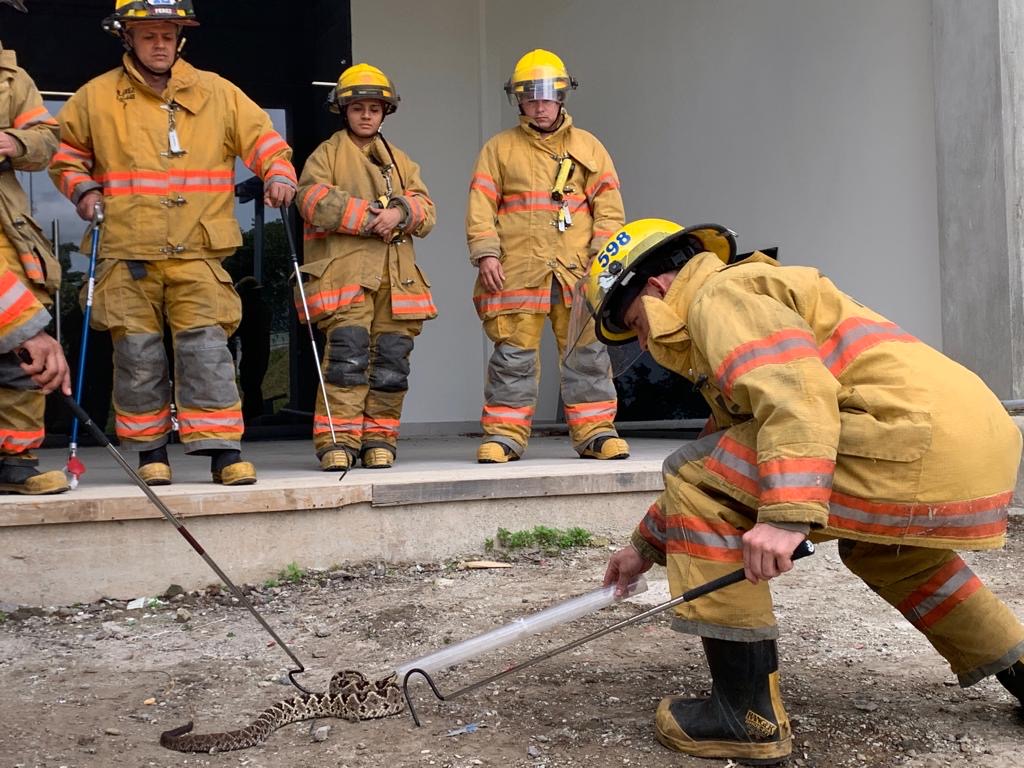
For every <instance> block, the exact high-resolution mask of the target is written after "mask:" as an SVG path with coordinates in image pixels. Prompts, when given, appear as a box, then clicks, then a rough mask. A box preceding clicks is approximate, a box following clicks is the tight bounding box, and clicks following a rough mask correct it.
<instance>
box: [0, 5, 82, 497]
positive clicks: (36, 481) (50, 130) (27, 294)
mask: <svg viewBox="0 0 1024 768" xmlns="http://www.w3.org/2000/svg"><path fill="white" fill-rule="evenodd" d="M0 5H9V6H11V7H13V8H15V9H17V10H19V11H22V12H24V11H25V10H26V8H25V5H24V3H23V2H21V0H0ZM57 133H58V132H57V121H56V120H54V119H53V117H52V116H51V115H50V113H49V112H47V110H46V107H45V106H43V99H42V97H41V96H40V95H39V91H38V90H36V86H35V83H33V82H32V78H31V77H29V75H28V73H27V72H25V70H23V69H22V68H21V67H19V66H18V59H17V56H16V55H15V52H14V51H12V50H6V49H4V48H3V47H2V46H0V269H2V271H0V493H24V494H46V493H62V492H64V491H66V490H67V489H68V482H67V478H66V477H65V476H64V473H63V472H60V471H59V470H52V471H50V472H40V471H39V470H38V468H37V467H38V465H39V460H38V459H37V458H36V456H35V455H34V454H33V453H32V450H33V449H34V448H38V447H39V446H40V445H42V443H43V437H44V427H43V413H44V410H45V406H46V397H45V394H44V390H41V389H40V385H41V384H42V385H44V389H45V391H50V390H52V389H53V388H54V386H55V384H57V383H58V382H60V383H63V381H64V380H65V379H66V377H67V363H66V361H65V360H64V352H63V351H62V350H61V348H60V345H59V344H57V342H56V340H54V339H53V338H51V337H50V336H48V335H47V334H46V333H45V332H44V331H43V329H44V328H45V327H46V325H47V324H48V323H49V322H50V314H49V312H47V310H46V307H48V306H50V303H51V299H50V297H51V295H52V294H53V293H54V292H55V291H56V290H57V289H58V288H59V287H60V264H59V263H58V262H57V260H56V259H55V258H54V257H53V253H52V251H51V248H50V244H49V242H47V240H46V238H45V237H44V236H43V234H42V232H40V230H39V227H38V226H37V225H36V223H35V222H34V221H33V220H32V217H31V216H30V215H29V211H30V204H29V201H28V198H27V197H26V195H25V191H24V190H23V189H22V188H21V185H20V184H19V183H18V178H17V176H16V175H15V171H42V170H44V169H45V168H46V165H47V163H49V162H50V157H51V156H52V155H53V153H54V152H55V151H56V150H57ZM19 352H20V353H21V355H20V356H19V354H18V353H19ZM25 358H28V359H29V360H31V361H32V363H31V364H29V363H27V362H26V361H25ZM61 370H63V375H61ZM51 374H52V376H51ZM33 376H35V378H33ZM67 391H68V392H69V390H67Z"/></svg>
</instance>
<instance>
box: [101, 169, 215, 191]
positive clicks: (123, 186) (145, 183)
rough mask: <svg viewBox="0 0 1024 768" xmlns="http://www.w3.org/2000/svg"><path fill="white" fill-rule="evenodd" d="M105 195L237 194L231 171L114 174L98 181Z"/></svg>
mask: <svg viewBox="0 0 1024 768" xmlns="http://www.w3.org/2000/svg"><path fill="white" fill-rule="evenodd" d="M96 181H98V182H100V183H101V184H102V185H103V191H104V194H106V195H110V196H111V197H118V196H122V195H168V194H170V193H171V192H179V191H180V192H210V193H220V192H232V193H233V192H234V189H235V185H234V177H233V174H232V172H231V171H230V170H209V171H203V170H191V171H184V170H182V171H113V172H111V173H105V174H102V175H100V176H97V177H96Z"/></svg>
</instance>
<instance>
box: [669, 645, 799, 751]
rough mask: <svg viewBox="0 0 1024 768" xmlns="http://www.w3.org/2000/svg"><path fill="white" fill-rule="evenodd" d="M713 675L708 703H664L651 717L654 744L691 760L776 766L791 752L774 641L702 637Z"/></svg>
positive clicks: (675, 700) (677, 700)
mask: <svg viewBox="0 0 1024 768" xmlns="http://www.w3.org/2000/svg"><path fill="white" fill-rule="evenodd" d="M704 653H705V654H706V656H707V659H708V667H709V668H710V670H711V679H712V687H711V696H710V697H709V698H707V699H684V698H682V697H678V696H673V697H671V698H666V699H662V700H661V703H660V704H659V705H658V713H657V716H656V718H655V731H656V733H657V736H658V741H660V742H661V743H662V744H664V745H665V746H666V747H668V748H669V749H674V750H676V751H677V752H683V753H685V754H687V755H694V756H695V757H718V758H728V759H732V760H738V761H739V762H741V763H744V764H746V765H775V764H777V763H781V762H782V761H784V760H785V759H786V758H787V757H788V756H789V754H790V752H791V751H792V749H793V745H792V730H791V728H790V725H789V717H788V716H787V715H786V710H785V709H784V708H783V706H782V696H781V694H780V692H779V660H778V654H777V652H776V649H775V641H774V640H759V641H757V642H753V643H739V642H733V641H730V640H714V639H711V638H704Z"/></svg>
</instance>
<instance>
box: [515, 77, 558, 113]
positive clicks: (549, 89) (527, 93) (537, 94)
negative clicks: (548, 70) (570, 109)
mask: <svg viewBox="0 0 1024 768" xmlns="http://www.w3.org/2000/svg"><path fill="white" fill-rule="evenodd" d="M505 90H506V95H507V96H508V102H509V104H511V105H512V106H513V107H514V106H517V105H519V104H522V103H523V102H524V101H557V102H558V103H559V104H564V103H565V96H566V94H567V93H568V92H569V81H568V79H566V78H564V77H560V78H555V79H550V80H530V81H528V82H523V83H512V84H510V85H509V86H508V87H507V88H506V89H505Z"/></svg>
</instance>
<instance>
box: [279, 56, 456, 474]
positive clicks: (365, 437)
mask: <svg viewBox="0 0 1024 768" xmlns="http://www.w3.org/2000/svg"><path fill="white" fill-rule="evenodd" d="M398 101H399V97H398V92H397V91H396V90H395V86H394V83H392V81H391V80H390V79H389V78H388V77H387V75H385V74H384V73H383V72H382V71H381V70H379V69H377V68H376V67H374V66H371V65H369V64H356V65H355V66H352V67H349V68H348V69H346V70H345V71H344V72H342V73H341V76H340V77H339V78H338V84H337V86H336V87H335V89H334V90H333V92H332V94H331V97H330V99H329V108H330V110H331V111H332V112H336V113H339V114H340V115H341V116H342V120H343V123H344V127H343V128H342V129H341V130H339V131H338V132H337V133H335V134H334V135H333V136H331V137H330V138H329V139H327V140H326V141H325V142H323V143H322V144H321V145H320V146H319V147H317V149H316V150H315V151H314V152H313V154H312V155H310V157H309V159H308V160H307V161H306V164H305V166H304V167H303V169H302V175H301V177H300V179H299V191H298V200H297V205H298V209H299V212H300V214H301V215H302V218H303V220H304V221H305V223H306V226H305V235H304V254H305V259H304V261H305V264H304V266H303V267H302V271H303V273H305V274H307V275H309V277H310V281H309V282H308V283H306V291H307V294H308V295H307V299H308V304H309V313H310V317H309V318H305V317H302V315H303V312H304V309H303V307H302V304H301V303H299V302H297V308H298V311H299V315H300V319H302V320H304V321H305V322H315V323H316V324H317V325H318V326H319V328H320V329H321V330H322V331H323V332H324V334H325V336H326V338H327V347H326V351H325V354H324V360H323V369H322V372H323V380H324V385H325V386H324V389H326V394H327V398H328V401H327V402H326V403H325V402H324V392H323V391H321V392H320V393H319V394H318V396H317V406H316V417H315V421H314V427H313V446H314V449H315V450H316V454H317V457H318V458H319V459H320V466H321V468H322V469H324V470H325V471H346V470H348V469H349V468H351V467H352V466H353V465H354V464H355V462H356V459H357V458H358V459H360V460H361V461H362V465H363V466H364V467H367V468H369V469H384V468H387V467H390V466H391V465H392V464H393V462H394V460H395V456H396V453H397V449H396V443H397V440H398V429H399V422H400V420H401V416H402V403H403V401H404V400H405V395H406V392H407V391H408V389H409V356H410V354H411V352H412V348H413V340H414V339H415V337H416V336H418V335H419V333H420V331H421V330H422V328H423V321H424V320H429V319H431V318H433V317H436V316H437V309H436V308H435V306H434V302H433V299H432V298H431V295H430V287H429V284H428V283H427V280H426V278H425V277H424V275H423V273H422V272H421V271H420V268H419V267H418V266H417V264H416V254H415V251H414V250H413V244H412V238H413V236H416V237H426V236H427V235H428V234H429V233H430V230H431V229H433V227H434V221H435V214H434V203H433V201H432V200H431V199H430V195H429V193H428V192H427V188H426V186H424V184H423V180H422V179H421V178H420V169H419V166H418V165H417V164H416V163H414V162H413V161H412V160H411V159H410V158H409V156H408V155H407V154H406V153H405V152H403V151H402V150H401V149H399V148H398V147H395V146H393V145H391V144H390V143H389V142H387V141H386V140H385V138H384V137H383V136H382V135H381V133H380V126H381V122H382V121H383V120H384V118H385V117H386V116H387V115H390V114H391V113H393V112H394V111H395V110H396V109H397V108H398Z"/></svg>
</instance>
